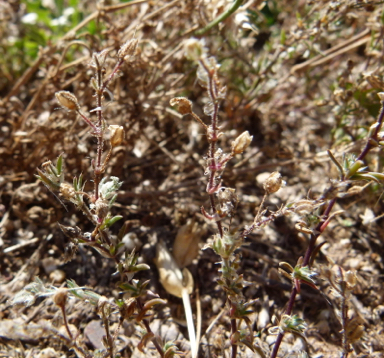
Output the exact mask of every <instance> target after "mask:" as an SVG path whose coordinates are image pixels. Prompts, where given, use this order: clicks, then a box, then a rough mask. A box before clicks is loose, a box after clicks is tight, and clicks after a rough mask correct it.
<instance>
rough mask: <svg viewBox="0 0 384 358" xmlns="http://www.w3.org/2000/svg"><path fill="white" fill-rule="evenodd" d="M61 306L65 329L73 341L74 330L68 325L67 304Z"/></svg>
mask: <svg viewBox="0 0 384 358" xmlns="http://www.w3.org/2000/svg"><path fill="white" fill-rule="evenodd" d="M60 308H61V313H62V314H63V319H64V326H65V329H66V330H67V333H68V336H69V338H70V339H71V340H72V341H73V336H72V332H71V331H70V329H69V326H68V320H67V314H66V312H65V306H60ZM72 343H73V342H72Z"/></svg>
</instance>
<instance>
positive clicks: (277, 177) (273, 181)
mask: <svg viewBox="0 0 384 358" xmlns="http://www.w3.org/2000/svg"><path fill="white" fill-rule="evenodd" d="M282 185H283V178H282V176H281V174H280V173H279V172H273V173H272V174H271V175H270V176H269V177H268V178H267V180H266V181H265V183H264V189H265V191H266V192H267V194H273V193H276V192H277V191H278V190H279V189H280V188H281V187H282Z"/></svg>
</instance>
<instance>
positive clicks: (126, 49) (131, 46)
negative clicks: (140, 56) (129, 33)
mask: <svg viewBox="0 0 384 358" xmlns="http://www.w3.org/2000/svg"><path fill="white" fill-rule="evenodd" d="M138 43H139V40H138V39H131V40H128V41H127V42H126V43H125V44H124V45H122V46H121V47H120V50H119V52H118V53H117V57H118V58H124V57H125V56H133V55H134V54H135V53H136V48H137V44H138Z"/></svg>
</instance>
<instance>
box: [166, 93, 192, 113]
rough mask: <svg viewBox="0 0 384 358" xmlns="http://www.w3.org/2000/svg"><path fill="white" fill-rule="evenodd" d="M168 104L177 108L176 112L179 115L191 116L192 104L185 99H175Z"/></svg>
mask: <svg viewBox="0 0 384 358" xmlns="http://www.w3.org/2000/svg"><path fill="white" fill-rule="evenodd" d="M169 104H170V105H171V106H172V107H173V106H177V110H178V111H179V113H180V114H183V115H184V114H191V113H192V102H191V101H190V100H189V99H187V98H185V97H175V98H172V99H171V100H170V101H169Z"/></svg>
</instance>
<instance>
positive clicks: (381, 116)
mask: <svg viewBox="0 0 384 358" xmlns="http://www.w3.org/2000/svg"><path fill="white" fill-rule="evenodd" d="M383 120H384V101H381V108H380V113H379V117H378V118H377V121H376V123H377V125H376V128H375V130H374V131H373V133H372V134H371V136H370V137H369V138H368V139H367V143H366V144H365V147H364V149H363V150H362V152H361V153H360V155H359V156H358V157H357V159H356V160H362V159H364V158H365V156H366V155H367V154H368V153H369V151H370V150H371V149H372V148H373V147H374V143H373V141H376V140H377V135H378V133H379V131H380V130H381V127H382V125H383Z"/></svg>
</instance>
